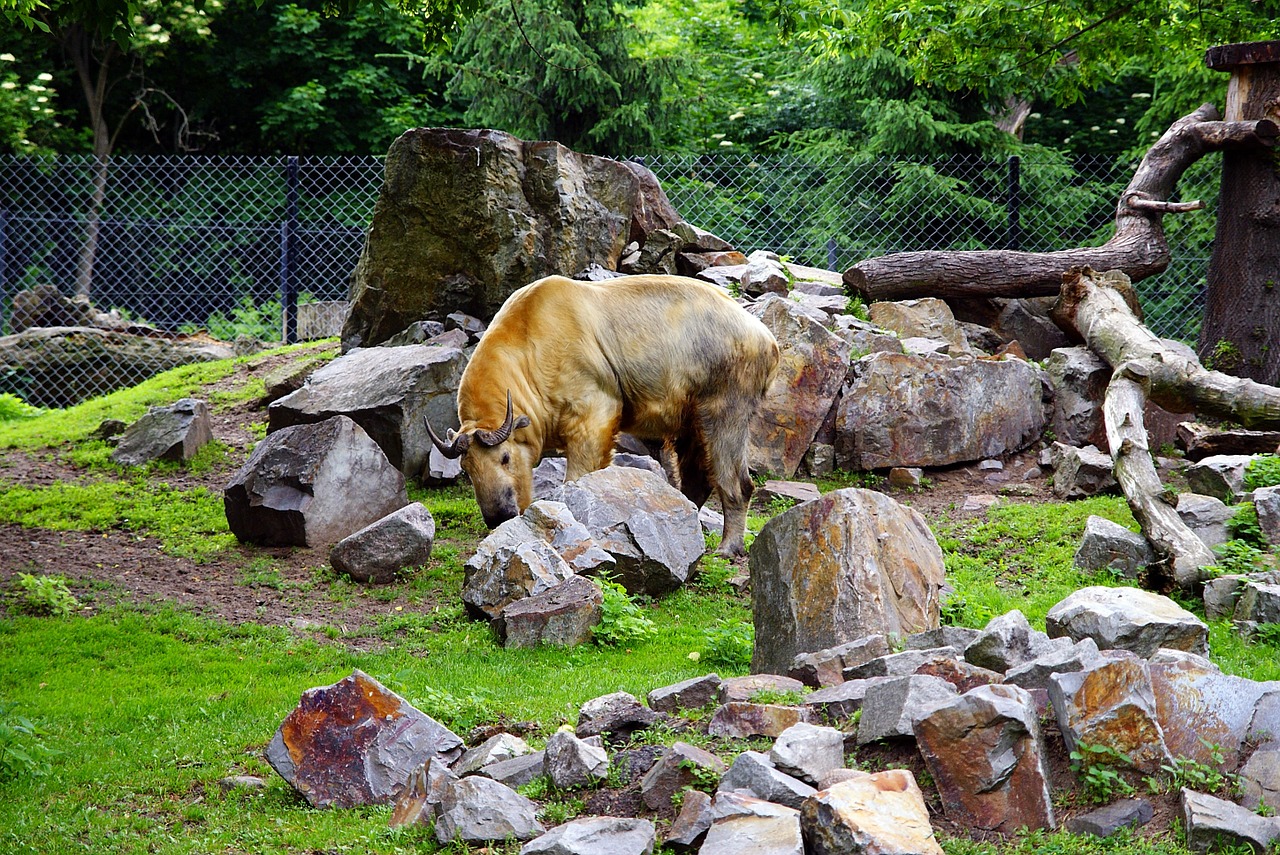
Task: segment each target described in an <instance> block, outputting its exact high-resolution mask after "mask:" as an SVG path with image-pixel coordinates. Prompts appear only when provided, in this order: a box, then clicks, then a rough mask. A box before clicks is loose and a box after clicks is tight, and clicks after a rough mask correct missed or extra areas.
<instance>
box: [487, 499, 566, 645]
mask: <svg viewBox="0 0 1280 855" xmlns="http://www.w3.org/2000/svg"><path fill="white" fill-rule="evenodd" d="M522 520H523V518H522V517H516V518H515V519H511V520H507V521H506V522H504V523H503V524H502V525H500V526H498V527H497V528H496V529H494V530H493V532H492V533H491V534H490V535H489V536H488V537H486V538H485V539H484V540H483V541H481V542H480V545H479V546H478V547H477V548H476V551H475V554H474V555H472V556H471V557H470V558H468V559H467V563H466V564H465V565H463V569H464V578H463V583H462V602H463V604H464V605H465V606H466V608H467V612H468V613H469V614H470V615H471V616H472V617H473V618H477V619H482V620H483V619H488V620H493V619H495V618H498V617H499V616H501V614H502V610H503V609H505V608H506V607H507V606H509V605H511V604H512V603H514V602H517V601H518V600H522V599H524V598H525V597H533V596H537V595H539V594H544V593H546V592H547V591H550V590H551V589H552V588H555V587H556V586H557V585H560V584H561V583H563V582H565V581H567V580H568V579H570V578H572V577H573V575H574V573H573V568H572V567H570V566H569V565H568V564H567V563H566V562H565V560H564V559H563V558H561V557H560V553H558V552H556V551H555V550H554V549H552V547H551V545H550V544H549V543H547V542H546V541H545V540H543V539H541V538H540V537H538V536H537V535H534V534H532V533H530V532H529V531H528V529H527V527H526V526H525V525H524V523H523V521H522Z"/></svg>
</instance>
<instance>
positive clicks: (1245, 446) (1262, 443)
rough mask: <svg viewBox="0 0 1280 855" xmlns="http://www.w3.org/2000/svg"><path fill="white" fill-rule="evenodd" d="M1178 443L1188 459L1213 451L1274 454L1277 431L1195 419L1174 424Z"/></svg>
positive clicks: (1279, 436) (1278, 442) (1279, 442)
mask: <svg viewBox="0 0 1280 855" xmlns="http://www.w3.org/2000/svg"><path fill="white" fill-rule="evenodd" d="M1177 443H1178V447H1179V448H1181V449H1182V450H1183V451H1184V452H1185V453H1186V455H1187V459H1188V460H1203V459H1204V458H1206V457H1212V456H1214V455H1215V454H1274V453H1275V451H1276V449H1277V448H1280V431H1275V430H1243V429H1241V428H1230V429H1222V428H1212V427H1209V426H1208V425H1202V424H1199V423H1197V422H1183V423H1182V424H1180V425H1178V438H1177Z"/></svg>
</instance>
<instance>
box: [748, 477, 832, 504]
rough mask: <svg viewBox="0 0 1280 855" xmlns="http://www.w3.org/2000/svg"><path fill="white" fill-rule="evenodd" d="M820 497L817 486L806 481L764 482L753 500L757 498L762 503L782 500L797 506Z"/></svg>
mask: <svg viewBox="0 0 1280 855" xmlns="http://www.w3.org/2000/svg"><path fill="white" fill-rule="evenodd" d="M821 497H822V493H820V492H819V491H818V488H817V486H815V485H813V484H810V483H809V482H808V481H775V480H769V481H765V482H764V486H762V487H759V488H757V491H756V493H755V496H754V497H753V498H758V499H759V500H760V501H762V502H771V501H773V500H774V499H783V500H786V501H790V502H793V503H795V504H799V503H800V502H810V501H813V500H814V499H818V498H821Z"/></svg>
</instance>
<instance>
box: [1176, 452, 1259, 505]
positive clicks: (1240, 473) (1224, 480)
mask: <svg viewBox="0 0 1280 855" xmlns="http://www.w3.org/2000/svg"><path fill="white" fill-rule="evenodd" d="M1252 460H1253V455H1251V454H1215V455H1213V456H1211V457H1206V458H1204V459H1202V460H1199V461H1197V462H1195V463H1192V464H1191V465H1190V466H1188V467H1187V468H1186V476H1187V484H1188V485H1189V486H1190V487H1191V489H1192V490H1193V491H1194V492H1196V493H1200V494H1201V495H1204V496H1213V497H1214V498H1215V499H1221V500H1222V501H1224V502H1227V503H1228V504H1230V503H1232V502H1234V501H1235V500H1236V497H1237V496H1238V495H1239V494H1241V493H1243V492H1244V473H1245V470H1246V469H1248V468H1249V463H1250V462H1251V461H1252Z"/></svg>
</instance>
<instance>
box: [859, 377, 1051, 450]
mask: <svg viewBox="0 0 1280 855" xmlns="http://www.w3.org/2000/svg"><path fill="white" fill-rule="evenodd" d="M923 401H928V406H923V405H922V403H921V402H923ZM1044 425H1045V410H1044V403H1043V401H1042V386H1041V382H1040V377H1039V375H1038V374H1037V373H1036V370H1035V369H1033V368H1032V367H1031V366H1030V365H1029V364H1027V363H1025V362H1022V361H1021V360H1018V359H1002V360H978V359H973V358H970V357H964V358H959V359H953V358H952V357H949V356H912V355H906V354H893V353H874V354H871V355H870V356H864V357H863V358H862V359H859V360H857V361H856V362H854V363H853V365H852V366H851V368H850V370H849V380H848V382H847V383H846V384H845V387H844V389H843V392H842V395H841V398H840V405H839V410H838V412H837V416H836V443H835V446H836V464H837V465H838V466H839V467H840V468H842V469H849V470H867V469H881V468H890V467H895V466H908V467H909V466H947V465H950V464H953V463H963V462H967V461H971V460H981V459H983V458H985V457H999V456H1001V455H1003V454H1005V453H1008V452H1012V451H1017V450H1019V449H1022V448H1025V447H1026V446H1027V445H1028V444H1030V443H1031V442H1032V441H1034V440H1035V438H1036V437H1038V436H1039V435H1040V433H1041V431H1043V429H1044Z"/></svg>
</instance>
